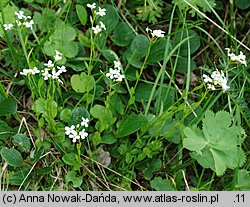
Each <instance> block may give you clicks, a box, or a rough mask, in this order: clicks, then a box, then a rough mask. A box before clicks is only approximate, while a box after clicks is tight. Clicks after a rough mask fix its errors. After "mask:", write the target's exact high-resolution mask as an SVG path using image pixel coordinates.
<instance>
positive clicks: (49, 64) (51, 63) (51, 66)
mask: <svg viewBox="0 0 250 207" xmlns="http://www.w3.org/2000/svg"><path fill="white" fill-rule="evenodd" d="M44 65H45V66H47V67H48V68H53V67H54V64H53V62H52V61H51V60H49V61H48V63H44Z"/></svg>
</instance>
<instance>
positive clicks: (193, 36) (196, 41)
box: [174, 29, 201, 57]
mask: <svg viewBox="0 0 250 207" xmlns="http://www.w3.org/2000/svg"><path fill="white" fill-rule="evenodd" d="M187 33H188V36H187ZM187 37H188V38H189V47H190V54H191V55H192V54H194V53H195V52H196V51H197V50H198V49H199V47H200V45H201V42H200V36H199V35H198V34H197V33H196V32H195V31H194V30H192V29H190V30H185V31H181V32H178V33H177V34H176V36H175V39H174V46H176V45H177V44H178V43H179V42H180V41H181V40H184V39H185V38H187ZM179 55H180V56H186V57H187V56H188V40H186V41H185V42H184V43H183V44H182V45H181V48H180V53H179Z"/></svg>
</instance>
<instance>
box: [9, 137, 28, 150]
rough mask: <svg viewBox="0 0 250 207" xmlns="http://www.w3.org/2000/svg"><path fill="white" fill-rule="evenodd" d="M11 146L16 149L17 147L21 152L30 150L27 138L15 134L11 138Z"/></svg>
mask: <svg viewBox="0 0 250 207" xmlns="http://www.w3.org/2000/svg"><path fill="white" fill-rule="evenodd" d="M12 139H13V144H14V145H15V146H17V147H19V149H20V150H21V151H22V152H28V151H29V150H30V140H29V138H28V137H27V136H25V135H24V134H20V133H18V134H15V135H14V136H13V137H12Z"/></svg>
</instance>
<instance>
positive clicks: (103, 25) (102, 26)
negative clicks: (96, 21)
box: [100, 21, 106, 30]
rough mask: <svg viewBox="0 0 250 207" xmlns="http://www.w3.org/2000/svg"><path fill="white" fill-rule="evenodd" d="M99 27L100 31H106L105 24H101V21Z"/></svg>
mask: <svg viewBox="0 0 250 207" xmlns="http://www.w3.org/2000/svg"><path fill="white" fill-rule="evenodd" d="M100 27H101V28H102V29H104V30H106V26H105V24H103V22H102V21H100Z"/></svg>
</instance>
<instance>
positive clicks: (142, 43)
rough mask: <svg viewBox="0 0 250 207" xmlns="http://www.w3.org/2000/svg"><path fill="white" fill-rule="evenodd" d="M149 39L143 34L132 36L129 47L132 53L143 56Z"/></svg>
mask: <svg viewBox="0 0 250 207" xmlns="http://www.w3.org/2000/svg"><path fill="white" fill-rule="evenodd" d="M148 47H149V40H148V38H147V37H146V36H145V35H137V36H135V37H134V39H133V41H132V43H131V46H130V49H131V52H132V53H133V54H135V55H136V56H139V57H145V56H146V54H147V52H148Z"/></svg>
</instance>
